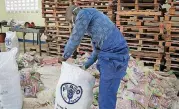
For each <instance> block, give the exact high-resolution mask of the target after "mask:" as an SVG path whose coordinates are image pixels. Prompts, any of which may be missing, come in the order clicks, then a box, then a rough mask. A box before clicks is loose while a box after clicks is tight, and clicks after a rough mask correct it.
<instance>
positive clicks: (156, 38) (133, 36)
mask: <svg viewBox="0 0 179 109" xmlns="http://www.w3.org/2000/svg"><path fill="white" fill-rule="evenodd" d="M123 35H124V37H125V39H141V40H147V39H149V40H154V41H160V40H163V39H164V35H162V34H128V33H123Z"/></svg>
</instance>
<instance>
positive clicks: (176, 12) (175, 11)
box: [169, 6, 179, 15]
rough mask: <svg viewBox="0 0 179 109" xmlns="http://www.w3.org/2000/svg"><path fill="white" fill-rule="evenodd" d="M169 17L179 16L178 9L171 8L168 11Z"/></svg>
mask: <svg viewBox="0 0 179 109" xmlns="http://www.w3.org/2000/svg"><path fill="white" fill-rule="evenodd" d="M169 14H170V15H179V8H178V7H176V6H173V7H171V8H170V9H169Z"/></svg>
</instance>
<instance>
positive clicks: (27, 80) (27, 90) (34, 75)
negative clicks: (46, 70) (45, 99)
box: [19, 68, 44, 98]
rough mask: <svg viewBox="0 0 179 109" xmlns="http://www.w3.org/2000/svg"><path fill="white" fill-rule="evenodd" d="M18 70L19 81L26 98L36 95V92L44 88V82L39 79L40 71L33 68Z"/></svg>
mask: <svg viewBox="0 0 179 109" xmlns="http://www.w3.org/2000/svg"><path fill="white" fill-rule="evenodd" d="M19 72H20V74H21V75H20V79H21V80H20V83H21V88H22V90H23V93H24V96H25V97H27V98H29V97H30V98H35V97H37V95H36V94H37V92H39V91H42V90H43V89H44V84H43V83H42V81H41V79H40V77H41V75H40V73H38V72H36V70H34V69H33V68H26V69H22V70H20V71H19Z"/></svg>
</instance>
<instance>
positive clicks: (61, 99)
mask: <svg viewBox="0 0 179 109" xmlns="http://www.w3.org/2000/svg"><path fill="white" fill-rule="evenodd" d="M94 84H95V78H94V77H93V76H92V75H91V74H90V73H88V72H86V71H84V70H82V69H80V68H79V67H76V66H73V65H70V64H67V63H65V62H63V63H62V67H61V76H60V79H59V82H58V85H57V87H56V100H55V109H90V107H91V104H92V101H93V87H94Z"/></svg>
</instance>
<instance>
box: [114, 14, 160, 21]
mask: <svg viewBox="0 0 179 109" xmlns="http://www.w3.org/2000/svg"><path fill="white" fill-rule="evenodd" d="M160 17H161V16H158V15H154V16H145V15H118V14H117V15H116V21H133V22H139V21H141V22H159V21H160Z"/></svg>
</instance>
